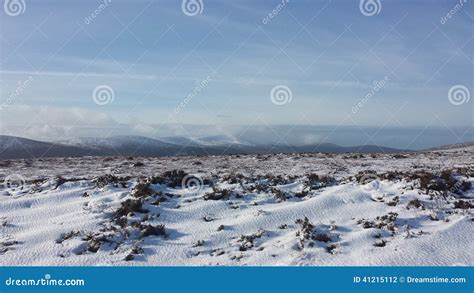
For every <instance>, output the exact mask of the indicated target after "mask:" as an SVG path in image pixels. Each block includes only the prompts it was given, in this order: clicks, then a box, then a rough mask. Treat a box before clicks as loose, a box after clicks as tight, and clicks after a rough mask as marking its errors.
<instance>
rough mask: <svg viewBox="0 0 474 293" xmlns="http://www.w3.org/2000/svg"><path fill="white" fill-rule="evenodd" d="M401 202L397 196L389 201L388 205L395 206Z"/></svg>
mask: <svg viewBox="0 0 474 293" xmlns="http://www.w3.org/2000/svg"><path fill="white" fill-rule="evenodd" d="M399 202H400V197H398V196H395V197H394V198H392V200H391V201H389V202H387V205H388V206H391V207H394V206H396V205H397V204H398V203H399Z"/></svg>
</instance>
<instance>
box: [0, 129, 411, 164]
mask: <svg viewBox="0 0 474 293" xmlns="http://www.w3.org/2000/svg"><path fill="white" fill-rule="evenodd" d="M405 151H408V150H399V149H394V148H388V147H383V146H376V145H363V146H352V147H343V146H340V145H336V144H331V143H322V144H311V145H297V146H289V145H283V144H281V145H256V144H252V143H249V142H245V141H241V140H239V139H238V138H235V137H232V136H226V135H219V136H209V137H202V138H186V137H163V138H160V139H153V138H149V137H143V136H113V137H107V138H97V137H83V138H73V139H68V140H60V141H56V142H42V141H36V140H31V139H27V138H21V137H15V136H6V135H0V159H21V158H39V157H77V156H175V155H221V154H264V153H293V152H295V153H302V152H326V153H346V152H347V153H372V152H378V153H399V152H405Z"/></svg>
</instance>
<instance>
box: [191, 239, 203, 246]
mask: <svg viewBox="0 0 474 293" xmlns="http://www.w3.org/2000/svg"><path fill="white" fill-rule="evenodd" d="M204 243H205V242H204V240H198V241H196V242H194V244H193V247H199V246H203V245H204Z"/></svg>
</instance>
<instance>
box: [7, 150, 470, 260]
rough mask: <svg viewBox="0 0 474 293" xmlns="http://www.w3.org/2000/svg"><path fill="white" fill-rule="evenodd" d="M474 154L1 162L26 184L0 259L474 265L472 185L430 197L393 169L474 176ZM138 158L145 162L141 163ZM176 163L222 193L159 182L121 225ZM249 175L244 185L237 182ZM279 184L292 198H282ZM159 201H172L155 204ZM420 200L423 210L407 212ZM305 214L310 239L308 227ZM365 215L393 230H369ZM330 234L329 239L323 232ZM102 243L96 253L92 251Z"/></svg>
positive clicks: (12, 190)
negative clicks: (153, 229)
mask: <svg viewBox="0 0 474 293" xmlns="http://www.w3.org/2000/svg"><path fill="white" fill-rule="evenodd" d="M473 153H474V148H473V147H472V146H471V147H464V148H457V149H454V150H453V149H449V150H436V151H430V152H423V153H411V154H406V155H405V157H403V158H395V157H394V156H393V155H385V154H373V155H370V154H368V155H364V156H362V157H358V156H355V155H354V154H338V155H334V154H332V155H330V154H275V155H248V156H245V155H241V156H208V157H165V158H135V159H133V160H131V159H127V158H122V157H115V158H95V157H85V158H64V159H59V158H58V159H54V158H51V159H42V160H11V161H1V162H0V166H1V168H0V178H1V179H2V180H3V178H7V176H8V175H11V174H19V175H21V176H22V177H23V178H24V179H25V181H26V183H25V184H24V185H23V186H21V187H17V186H12V185H6V184H4V185H3V187H1V189H0V190H1V191H0V210H1V215H0V265H28V266H30V265H31V266H33V265H94V266H95V265H105V266H110V265H114V266H117V265H118V266H127V265H134V266H135V265H154V266H162V265H172V266H174V265H180V266H181V265H184V266H201V265H204V266H207V265H210V266H218V265H226V266H227V265H237V266H244V265H256V266H263V265H265V266H267V265H268V266H282V265H285V266H286V265H289V266H300V265H310V266H332V265H343V266H346V265H355V266H362V265H364V266H365V265H369V266H371V265H389V266H391V265H401V266H409V265H423V266H428V265H434V266H438V265H447V266H450V265H462V266H472V265H474V255H473V253H472V251H474V244H473V243H474V242H473V241H472V231H473V224H474V221H473V209H472V207H471V208H466V209H461V208H455V207H454V202H455V201H458V200H463V201H467V202H470V203H471V204H472V203H473V202H472V198H473V195H474V190H473V189H472V187H471V188H470V189H469V190H466V191H459V192H458V191H455V192H449V193H448V194H447V196H446V198H445V199H444V198H443V197H440V196H437V194H436V192H430V193H429V194H426V192H424V191H423V190H422V189H421V187H420V186H419V183H418V181H417V180H411V179H409V178H408V177H409V176H408V175H407V176H405V177H403V178H402V179H400V180H398V179H397V180H387V179H384V177H383V176H382V174H384V173H386V172H389V171H393V172H394V171H399V172H402V173H403V174H412V173H414V172H419V171H421V170H422V169H423V170H425V171H430V172H433V173H436V172H439V171H442V170H448V169H452V170H454V171H453V176H454V177H455V178H456V179H458V180H464V181H470V182H473V181H474V178H473V177H472V174H473V170H474V161H473V157H474V156H473ZM136 162H142V163H143V164H144V165H143V166H141V167H131V166H133V164H134V163H136ZM198 162H199V163H198ZM461 169H462V170H464V171H461ZM170 170H184V171H185V172H187V173H189V174H193V175H194V176H196V177H198V178H200V179H209V181H212V182H213V184H214V189H216V190H214V189H213V187H212V186H211V185H210V184H209V182H207V181H206V180H203V183H204V184H203V185H202V186H201V188H200V190H198V191H197V192H196V191H195V190H193V189H190V188H183V187H182V186H181V184H178V185H177V186H171V185H170V184H166V183H151V184H150V186H149V188H150V190H151V191H150V192H151V195H149V196H147V197H146V198H145V199H144V203H143V208H144V209H145V210H146V212H135V213H133V214H128V215H126V216H125V218H126V224H125V227H120V225H118V224H116V222H114V215H115V213H116V212H117V210H118V209H119V208H120V207H121V204H123V202H125V201H126V200H127V199H131V200H134V199H136V197H134V194H135V193H136V191H134V190H136V189H137V188H138V187H137V185H138V184H139V182H142V183H143V182H151V181H152V179H151V177H152V176H156V175H160V174H162V173H163V172H164V171H170ZM369 170H371V171H373V172H376V173H374V174H377V175H373V176H372V175H370V176H372V177H373V178H371V180H369V182H361V181H358V180H356V179H355V177H354V176H356V175H357V174H359V172H367V171H369ZM466 170H467V171H466ZM239 173H241V174H242V176H243V178H244V179H242V180H241V181H240V182H237V183H235V182H233V181H232V180H229V178H236V177H237V176H236V174H239ZM310 173H317V174H318V175H320V176H322V175H330V176H332V177H334V178H335V180H336V183H335V184H332V183H331V184H327V186H324V185H323V186H322V187H320V188H319V187H317V188H314V189H311V190H308V186H309V185H308V184H307V182H308V174H310ZM104 174H114V175H116V176H118V177H126V176H127V177H128V178H124V179H123V182H124V184H125V186H124V185H122V184H121V183H110V184H107V185H105V186H104V187H98V186H97V185H96V183H95V181H94V180H95V179H97V178H98V177H99V176H101V175H104ZM268 174H271V176H270V175H268ZM369 174H372V173H369ZM466 174H467V175H466ZM278 175H282V177H281V178H280V179H275V178H274V177H273V176H278ZM56 176H62V177H63V178H65V180H58V178H56ZM370 176H369V177H370ZM147 178H148V179H147ZM33 180H37V182H36V183H34V182H33ZM272 180H273V181H272ZM61 183H62V184H61ZM257 185H261V186H263V189H261V190H260V189H258V188H256V186H257ZM219 190H230V195H229V197H228V198H224V199H220V200H205V198H204V195H206V194H210V193H212V192H219ZM305 190H307V191H308V193H307V194H302V195H301V196H300V197H297V196H295V195H296V194H301V193H302V192H303V191H305ZM278 191H279V192H280V193H281V194H284V195H286V196H287V198H286V200H279V199H278V197H276V196H275V194H276V193H278ZM158 194H160V196H161V197H160V196H159V195H158ZM159 198H166V201H162V202H161V203H159V205H154V204H153V202H154V201H155V200H156V199H159ZM397 198H398V199H397ZM415 199H417V200H419V201H420V202H421V203H422V204H423V207H424V208H421V207H420V208H415V207H411V208H407V206H408V205H409V203H410V202H411V201H413V200H415ZM391 202H395V203H396V204H390V203H391ZM390 213H397V214H398V215H397V216H396V219H395V220H393V221H392V220H380V219H379V220H377V217H382V216H388V215H390ZM433 214H436V215H437V216H438V218H437V219H436V220H433V218H432V216H433ZM305 218H308V220H309V223H310V224H311V227H310V228H309V230H308V231H309V233H310V237H309V238H305V236H304V235H305V234H304V232H303V230H304V229H303V227H304V225H303V224H301V223H302V221H303V220H304V219H305ZM297 220H300V221H298V223H297ZM366 221H367V222H374V223H375V224H377V225H379V224H380V225H382V228H377V227H369V228H367V227H364V223H365V222H366ZM159 224H164V225H165V231H166V234H167V236H163V235H150V236H143V231H144V228H143V227H144V226H146V225H152V226H156V225H159ZM139 225H142V226H139ZM221 225H223V228H222V227H221ZM391 225H393V231H392V230H391V228H390V226H391ZM137 227H141V228H137ZM140 229H141V230H140ZM140 231H141V232H140ZM321 234H324V235H325V236H327V237H328V239H327V242H325V241H319V240H315V239H314V238H312V237H317V236H318V235H319V236H320V235H321ZM101 237H102V238H101ZM91 239H92V240H91ZM94 239H95V240H97V239H99V240H97V241H98V242H97V241H96V242H95V243H96V244H97V243H99V244H98V245H99V246H98V247H96V248H97V249H93V247H92V248H91V245H92V244H91V243H94V241H95V240H94ZM100 239H102V240H100ZM103 239H107V240H106V241H103ZM382 242H385V243H384V244H382V245H384V246H381V247H378V246H375V245H374V244H375V243H379V244H380V243H382ZM92 246H93V245H92ZM94 250H96V251H94ZM129 255H133V257H131V259H127V256H129Z"/></svg>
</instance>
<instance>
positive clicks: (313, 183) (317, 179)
mask: <svg viewBox="0 0 474 293" xmlns="http://www.w3.org/2000/svg"><path fill="white" fill-rule="evenodd" d="M306 180H307V181H306V184H305V185H306V186H308V187H309V188H310V189H311V190H318V189H321V188H324V187H329V186H333V185H336V184H337V181H336V179H334V178H333V177H331V176H328V175H322V176H319V175H318V174H314V173H312V174H308V175H306Z"/></svg>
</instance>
